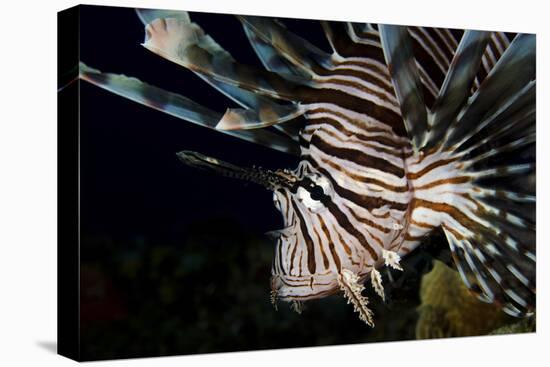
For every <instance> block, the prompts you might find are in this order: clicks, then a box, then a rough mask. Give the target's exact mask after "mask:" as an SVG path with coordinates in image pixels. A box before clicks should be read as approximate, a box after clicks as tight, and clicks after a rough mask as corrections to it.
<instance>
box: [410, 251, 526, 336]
mask: <svg viewBox="0 0 550 367" xmlns="http://www.w3.org/2000/svg"><path fill="white" fill-rule="evenodd" d="M420 299H421V303H420V306H419V307H418V312H419V318H418V321H417V324H416V338H417V339H430V338H444V337H454V336H474V335H486V334H488V333H490V332H491V331H492V330H495V329H497V328H499V327H501V326H503V325H506V324H509V323H510V322H513V321H515V320H517V319H514V318H512V317H510V316H508V315H506V314H505V313H504V312H502V311H500V310H499V309H498V308H497V306H495V305H493V304H488V303H483V302H481V301H480V300H478V299H477V298H476V297H475V296H474V295H473V294H472V293H471V292H470V291H469V290H468V288H466V286H465V285H464V283H463V282H462V280H461V279H460V276H459V275H458V273H457V272H456V271H454V270H453V269H451V268H449V267H448V266H447V265H445V264H444V263H442V262H441V261H438V260H434V267H433V269H432V271H430V272H429V273H427V274H426V275H424V277H423V278H422V283H421V287H420Z"/></svg>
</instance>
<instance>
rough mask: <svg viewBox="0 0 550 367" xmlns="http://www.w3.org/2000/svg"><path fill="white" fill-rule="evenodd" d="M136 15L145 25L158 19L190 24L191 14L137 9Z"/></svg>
mask: <svg viewBox="0 0 550 367" xmlns="http://www.w3.org/2000/svg"><path fill="white" fill-rule="evenodd" d="M136 13H137V15H138V18H139V20H141V22H142V23H143V25H147V24H149V23H151V22H152V21H153V20H155V19H158V18H177V19H182V20H184V21H187V22H189V21H190V19H189V13H188V12H186V11H184V10H161V9H145V8H136Z"/></svg>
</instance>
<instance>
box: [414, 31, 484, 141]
mask: <svg viewBox="0 0 550 367" xmlns="http://www.w3.org/2000/svg"><path fill="white" fill-rule="evenodd" d="M489 37H490V34H489V33H487V32H480V31H466V32H465V33H464V35H463V37H462V40H461V41H460V44H459V45H458V48H457V50H456V52H455V55H454V57H453V60H452V61H451V66H450V68H449V70H448V72H447V76H446V77H445V80H444V82H443V86H442V87H441V89H440V91H439V95H438V96H437V99H436V101H435V103H434V105H433V107H432V109H431V111H430V115H429V120H430V124H429V125H430V127H429V129H430V131H429V136H428V142H427V144H426V146H425V149H430V148H432V147H433V146H434V145H436V144H437V143H439V142H440V140H441V138H442V137H443V135H444V134H445V132H446V131H447V128H448V127H449V125H450V124H451V122H452V121H453V119H454V117H455V116H456V114H457V113H458V111H459V110H460V108H461V107H462V106H463V105H464V103H465V102H466V101H467V99H468V96H469V94H470V90H471V86H472V83H473V81H474V79H475V76H476V73H477V70H478V68H479V65H480V62H481V57H482V56H483V52H484V51H485V48H486V46H487V42H488V41H489Z"/></svg>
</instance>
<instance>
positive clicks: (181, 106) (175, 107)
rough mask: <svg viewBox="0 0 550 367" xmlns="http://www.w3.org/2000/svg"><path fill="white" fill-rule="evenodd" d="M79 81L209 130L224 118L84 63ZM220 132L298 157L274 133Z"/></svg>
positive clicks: (290, 142) (287, 140) (283, 138)
mask: <svg viewBox="0 0 550 367" xmlns="http://www.w3.org/2000/svg"><path fill="white" fill-rule="evenodd" d="M80 78H81V79H82V80H85V81H87V82H90V83H92V84H95V85H97V86H99V87H101V88H103V89H106V90H108V91H110V92H112V93H115V94H117V95H120V96H122V97H125V98H128V99H130V100H132V101H134V102H137V103H140V104H142V105H145V106H148V107H151V108H154V109H156V110H159V111H161V112H164V113H167V114H169V115H171V116H174V117H177V118H179V119H182V120H186V121H190V122H193V123H195V124H198V125H201V126H204V127H207V128H210V129H215V127H216V125H217V124H218V122H219V121H220V119H221V118H222V114H221V113H218V112H215V111H212V110H210V109H208V108H206V107H203V106H201V105H199V104H198V103H196V102H193V101H192V100H190V99H188V98H186V97H183V96H181V95H179V94H176V93H172V92H168V91H166V90H164V89H161V88H158V87H155V86H153V85H150V84H147V83H144V82H142V81H140V80H138V79H136V78H131V77H127V76H125V75H117V74H110V73H102V72H100V71H99V70H96V69H92V68H90V67H88V66H86V65H85V64H84V63H80ZM220 131H222V132H224V133H226V134H229V135H232V136H235V137H238V138H240V139H243V140H246V141H250V142H253V143H257V144H260V145H263V146H266V147H269V148H272V149H275V150H278V151H281V152H284V153H288V154H293V155H298V154H299V145H298V144H297V143H296V142H295V141H293V140H291V139H290V138H288V137H286V136H283V135H280V134H276V133H273V132H271V131H267V130H254V131H230V130H228V131H225V130H220Z"/></svg>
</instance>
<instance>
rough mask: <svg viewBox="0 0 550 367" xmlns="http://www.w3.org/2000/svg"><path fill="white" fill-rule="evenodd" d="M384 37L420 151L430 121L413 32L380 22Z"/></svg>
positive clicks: (406, 120)
mask: <svg viewBox="0 0 550 367" xmlns="http://www.w3.org/2000/svg"><path fill="white" fill-rule="evenodd" d="M380 38H381V40H382V47H383V49H384V56H385V58H386V62H387V64H388V68H389V70H390V75H391V77H392V82H393V86H394V89H395V93H396V95H397V99H398V100H399V104H400V108H401V114H402V116H403V121H404V123H405V128H406V129H407V133H408V134H409V137H410V138H411V140H412V142H413V146H414V148H415V149H416V150H419V149H420V148H422V146H423V145H424V143H425V137H426V132H427V127H428V121H427V111H426V105H425V104H424V98H423V96H422V84H421V82H420V77H419V75H418V69H417V67H416V63H415V58H414V55H413V51H412V45H411V40H410V35H409V33H408V31H407V28H406V27H401V26H393V25H380Z"/></svg>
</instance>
